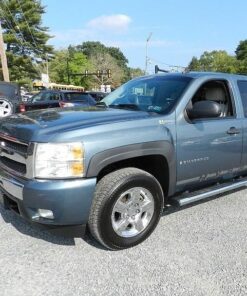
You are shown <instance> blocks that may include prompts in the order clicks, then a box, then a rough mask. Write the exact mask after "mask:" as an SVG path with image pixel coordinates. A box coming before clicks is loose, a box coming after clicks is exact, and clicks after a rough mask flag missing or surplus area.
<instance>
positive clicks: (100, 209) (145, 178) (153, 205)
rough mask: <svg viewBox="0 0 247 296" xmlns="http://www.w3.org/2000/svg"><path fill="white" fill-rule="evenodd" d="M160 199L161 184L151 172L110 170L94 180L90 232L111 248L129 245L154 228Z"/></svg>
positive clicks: (161, 199)
mask: <svg viewBox="0 0 247 296" xmlns="http://www.w3.org/2000/svg"><path fill="white" fill-rule="evenodd" d="M138 200H139V202H138ZM163 202H164V198H163V192H162V189H161V186H160V184H159V182H158V181H157V180H156V179H155V178H154V176H152V175H151V174H149V173H147V172H145V171H143V170H140V169H136V168H124V169H120V170H117V171H115V172H112V173H110V174H108V175H106V176H104V177H103V178H102V179H101V180H100V181H99V182H98V184H97V187H96V191H95V195H94V200H93V203H92V207H91V211H90V215H89V221H88V226H89V230H90V233H91V234H92V236H93V237H94V238H95V239H96V240H97V241H98V242H100V243H101V244H102V245H104V246H105V247H106V248H108V249H111V250H120V249H126V248H130V247H133V246H135V245H137V244H139V243H141V242H143V241H144V240H145V239H146V238H147V237H148V236H149V235H150V234H151V233H152V232H153V231H154V229H155V227H156V225H157V224H158V222H159V219H160V216H161V214H162V211H163ZM119 209H120V210H119ZM128 223H129V224H128Z"/></svg>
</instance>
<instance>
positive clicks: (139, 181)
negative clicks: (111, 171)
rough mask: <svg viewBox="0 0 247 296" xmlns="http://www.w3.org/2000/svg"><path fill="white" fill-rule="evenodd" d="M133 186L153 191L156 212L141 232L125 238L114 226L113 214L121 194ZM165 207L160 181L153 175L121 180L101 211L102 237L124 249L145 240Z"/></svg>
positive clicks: (116, 247) (117, 247)
mask: <svg viewBox="0 0 247 296" xmlns="http://www.w3.org/2000/svg"><path fill="white" fill-rule="evenodd" d="M133 187H143V188H146V189H147V190H149V191H150V192H151V194H152V195H153V199H154V214H153V217H152V219H151V221H150V222H149V224H148V226H147V228H146V229H145V230H143V231H142V232H141V233H140V234H138V235H137V236H134V237H129V238H124V237H120V236H119V235H117V233H116V232H115V231H114V229H113V227H112V222H111V214H112V210H113V207H114V205H115V202H116V201H117V199H118V198H119V196H120V195H121V194H122V193H123V192H125V191H126V190H128V189H130V188H133ZM162 209H163V195H162V190H161V187H160V185H159V183H158V182H157V181H156V179H155V178H154V177H152V176H148V175H142V174H140V175H134V176H129V177H127V178H126V179H124V180H121V181H120V182H119V183H118V184H116V185H115V186H114V187H113V188H112V189H111V191H110V192H109V196H108V199H107V200H106V202H105V204H104V206H103V208H102V211H101V213H100V219H99V221H100V225H99V230H100V234H101V238H102V239H103V241H104V242H105V244H106V245H107V246H109V247H110V248H113V249H124V248H129V247H132V246H135V245H137V244H139V243H141V242H142V241H144V240H145V239H146V238H147V237H148V236H149V235H150V234H151V233H152V232H153V230H154V228H155V227H156V225H157V223H158V222H159V219H160V216H161V213H162Z"/></svg>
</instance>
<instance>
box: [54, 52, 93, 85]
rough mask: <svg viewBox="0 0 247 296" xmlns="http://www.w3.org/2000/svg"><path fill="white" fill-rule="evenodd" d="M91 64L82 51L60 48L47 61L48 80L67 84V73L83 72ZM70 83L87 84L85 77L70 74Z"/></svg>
mask: <svg viewBox="0 0 247 296" xmlns="http://www.w3.org/2000/svg"><path fill="white" fill-rule="evenodd" d="M90 68H91V65H90V63H89V61H88V59H87V57H86V56H85V55H84V54H83V53H82V52H77V51H74V50H71V48H69V49H68V50H60V51H56V52H55V56H54V59H53V60H52V61H51V62H50V63H49V74H50V80H51V81H52V82H56V83H64V84H68V83H69V81H68V73H74V74H75V73H85V70H87V69H90ZM70 83H71V84H74V85H83V86H87V84H88V83H87V78H86V77H84V78H82V77H80V76H72V75H71V76H70Z"/></svg>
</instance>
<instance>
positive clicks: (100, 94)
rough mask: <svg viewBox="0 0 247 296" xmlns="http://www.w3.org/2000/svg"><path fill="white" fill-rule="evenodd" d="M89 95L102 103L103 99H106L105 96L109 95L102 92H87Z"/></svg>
mask: <svg viewBox="0 0 247 296" xmlns="http://www.w3.org/2000/svg"><path fill="white" fill-rule="evenodd" d="M87 93H88V94H90V95H91V96H92V97H93V98H94V99H95V101H96V102H99V101H101V100H102V99H104V97H105V96H107V95H108V94H109V93H105V92H101V91H87Z"/></svg>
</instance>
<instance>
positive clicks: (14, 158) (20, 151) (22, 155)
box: [0, 134, 29, 177]
mask: <svg viewBox="0 0 247 296" xmlns="http://www.w3.org/2000/svg"><path fill="white" fill-rule="evenodd" d="M28 153H29V145H28V144H27V143H24V142H21V141H19V140H18V139H15V138H12V137H10V136H6V135H2V134H0V166H1V167H2V168H3V169H6V170H7V171H10V172H12V173H13V174H15V175H20V176H24V177H25V176H26V175H27V159H28Z"/></svg>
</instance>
